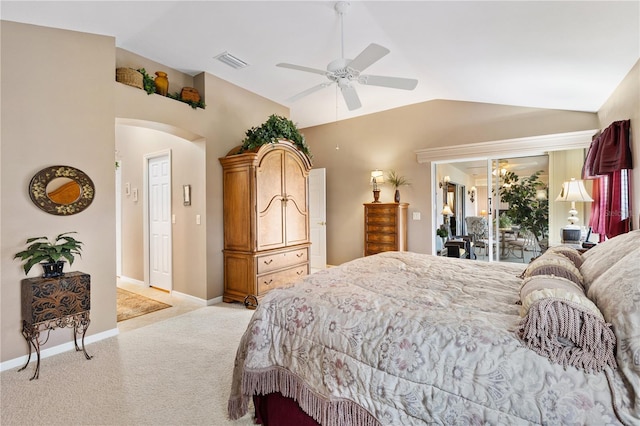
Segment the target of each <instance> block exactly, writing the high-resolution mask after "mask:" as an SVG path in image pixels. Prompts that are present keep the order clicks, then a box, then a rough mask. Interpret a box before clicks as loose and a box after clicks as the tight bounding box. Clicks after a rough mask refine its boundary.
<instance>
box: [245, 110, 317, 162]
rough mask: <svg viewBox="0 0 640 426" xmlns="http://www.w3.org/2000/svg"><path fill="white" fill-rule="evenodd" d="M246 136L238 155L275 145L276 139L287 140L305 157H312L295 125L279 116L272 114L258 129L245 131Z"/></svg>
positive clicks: (253, 128)
mask: <svg viewBox="0 0 640 426" xmlns="http://www.w3.org/2000/svg"><path fill="white" fill-rule="evenodd" d="M246 136H247V137H246V138H245V139H244V140H243V141H242V147H241V148H240V151H239V152H238V154H241V153H243V152H245V151H251V150H254V149H256V148H258V147H260V146H261V145H265V144H268V143H277V142H278V139H287V140H289V141H291V142H293V144H294V145H295V146H296V147H297V148H298V149H299V150H300V151H302V152H304V153H305V154H306V155H307V157H309V158H311V157H312V155H311V151H309V146H308V145H307V143H306V141H305V139H304V136H303V135H302V134H301V133H300V132H299V131H298V128H297V127H296V125H295V124H294V123H293V122H292V121H291V120H289V119H287V118H285V117H281V116H279V115H275V114H273V115H271V116H269V119H268V120H267V121H265V122H264V123H263V124H262V125H261V126H260V127H252V128H250V129H249V130H247V132H246Z"/></svg>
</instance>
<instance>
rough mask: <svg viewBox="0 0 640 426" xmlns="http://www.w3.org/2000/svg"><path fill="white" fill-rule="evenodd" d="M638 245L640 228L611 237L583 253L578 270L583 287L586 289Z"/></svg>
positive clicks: (639, 242)
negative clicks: (581, 277)
mask: <svg viewBox="0 0 640 426" xmlns="http://www.w3.org/2000/svg"><path fill="white" fill-rule="evenodd" d="M638 246H640V230H635V231H631V232H627V233H625V234H621V235H618V236H617V237H614V238H611V239H609V240H607V241H605V242H603V243H600V244H598V245H596V246H595V247H593V248H592V249H590V250H588V251H586V252H585V253H583V254H582V266H580V272H581V273H582V276H583V279H584V287H585V289H587V290H588V289H589V286H590V285H591V283H592V282H593V281H594V280H595V279H597V278H598V277H599V276H601V275H602V274H603V273H605V272H606V271H607V270H608V269H609V268H611V267H612V266H613V265H614V264H615V263H616V262H617V261H619V260H620V259H622V258H623V257H625V256H626V255H628V254H629V252H631V251H632V250H633V249H635V248H636V247H638Z"/></svg>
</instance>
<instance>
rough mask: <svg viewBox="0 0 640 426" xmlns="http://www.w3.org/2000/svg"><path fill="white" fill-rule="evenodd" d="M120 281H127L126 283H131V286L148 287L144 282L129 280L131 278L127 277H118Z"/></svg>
mask: <svg viewBox="0 0 640 426" xmlns="http://www.w3.org/2000/svg"><path fill="white" fill-rule="evenodd" d="M118 279H119V280H120V281H126V282H128V283H131V284H138V285H141V286H145V287H146V285H145V283H144V281H140V280H136V279H135V278H129V277H125V276H122V275H121V276H119V277H118Z"/></svg>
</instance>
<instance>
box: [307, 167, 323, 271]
mask: <svg viewBox="0 0 640 426" xmlns="http://www.w3.org/2000/svg"><path fill="white" fill-rule="evenodd" d="M309 222H310V231H311V258H310V262H311V269H312V270H316V269H324V268H326V267H327V196H326V169H311V172H310V173H309Z"/></svg>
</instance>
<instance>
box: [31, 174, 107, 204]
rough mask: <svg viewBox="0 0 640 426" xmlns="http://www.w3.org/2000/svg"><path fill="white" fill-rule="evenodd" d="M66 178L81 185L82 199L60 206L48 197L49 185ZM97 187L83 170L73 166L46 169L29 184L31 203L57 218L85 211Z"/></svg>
mask: <svg viewBox="0 0 640 426" xmlns="http://www.w3.org/2000/svg"><path fill="white" fill-rule="evenodd" d="M62 177H66V178H69V179H72V180H73V181H74V182H76V183H77V184H78V185H80V197H79V198H78V199H77V200H76V201H74V202H73V203H70V204H59V203H56V202H54V201H52V200H51V199H50V198H49V197H48V196H47V185H48V184H49V182H51V181H52V180H54V179H56V178H62ZM95 192H96V190H95V186H94V185H93V181H92V180H91V178H89V176H87V175H86V174H85V173H84V172H83V171H82V170H79V169H76V168H75V167H71V166H51V167H46V168H44V169H42V170H40V171H39V172H38V173H36V174H35V175H34V176H33V178H31V182H30V183H29V196H30V197H31V201H33V203H34V204H35V205H36V206H38V207H39V208H40V209H41V210H44V211H45V212H47V213H50V214H53V215H56V216H69V215H72V214H76V213H80V212H81V211H83V210H85V209H86V208H87V207H89V205H90V204H91V202H92V201H93V198H94V196H95Z"/></svg>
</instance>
